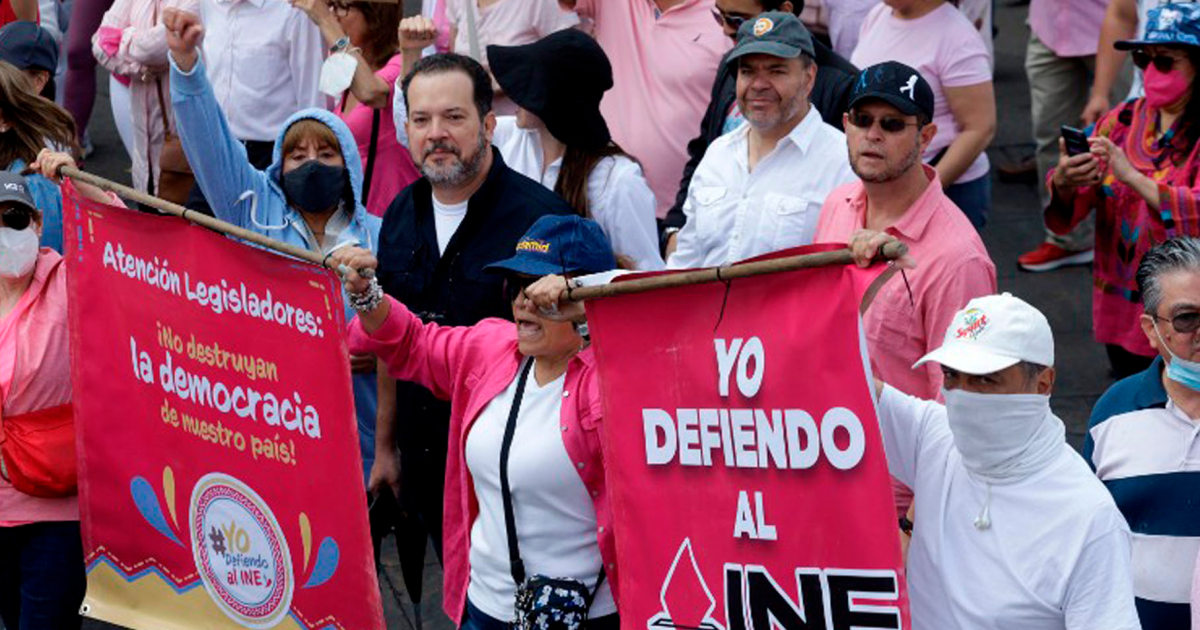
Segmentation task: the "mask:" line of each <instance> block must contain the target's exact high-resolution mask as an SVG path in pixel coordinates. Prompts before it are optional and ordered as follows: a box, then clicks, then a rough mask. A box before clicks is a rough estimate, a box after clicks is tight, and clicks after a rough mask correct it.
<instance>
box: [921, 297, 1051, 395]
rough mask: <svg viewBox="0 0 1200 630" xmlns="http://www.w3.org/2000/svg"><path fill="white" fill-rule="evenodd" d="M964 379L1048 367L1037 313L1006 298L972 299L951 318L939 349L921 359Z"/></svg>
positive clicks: (1046, 325) (1045, 336) (1045, 332)
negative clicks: (1031, 366)
mask: <svg viewBox="0 0 1200 630" xmlns="http://www.w3.org/2000/svg"><path fill="white" fill-rule="evenodd" d="M929 361H933V362H935V363H940V364H942V365H944V366H946V367H948V368H950V369H952V370H957V371H959V372H963V373H964V374H975V375H979V374H991V373H993V372H999V371H1000V370H1003V369H1005V368H1009V367H1012V366H1014V365H1016V364H1017V363H1020V362H1021V361H1028V362H1030V363H1036V364H1038V365H1044V366H1052V365H1054V335H1053V333H1051V332H1050V322H1048V321H1046V316H1045V315H1042V312H1041V311H1039V310H1037V309H1036V308H1034V307H1032V306H1030V305H1029V303H1028V302H1025V301H1024V300H1022V299H1020V298H1017V297H1013V296H1012V294H1009V293H1002V294H1000V295H986V296H983V297H977V298H975V299H973V300H971V301H970V302H967V306H966V307H965V308H963V309H962V310H961V311H959V312H957V313H955V314H954V319H953V320H951V322H950V327H949V328H947V329H946V337H945V339H944V340H943V341H942V347H940V348H938V349H937V350H934V351H933V352H930V353H929V354H927V355H925V356H924V357H921V360H920V361H917V362H916V363H915V364H913V367H914V368H916V367H918V366H920V365H923V364H925V363H927V362H929Z"/></svg>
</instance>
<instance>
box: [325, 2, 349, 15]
mask: <svg viewBox="0 0 1200 630" xmlns="http://www.w3.org/2000/svg"><path fill="white" fill-rule="evenodd" d="M329 11H330V13H333V14H334V15H336V16H338V17H343V18H344V17H346V16H347V15H349V14H350V4H349V3H347V2H331V3H329Z"/></svg>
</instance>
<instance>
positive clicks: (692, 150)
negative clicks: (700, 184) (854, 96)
mask: <svg viewBox="0 0 1200 630" xmlns="http://www.w3.org/2000/svg"><path fill="white" fill-rule="evenodd" d="M813 45H814V46H815V47H816V52H817V57H816V60H817V79H816V81H815V82H814V83H813V90H812V95H811V96H810V97H809V100H811V101H812V104H813V106H814V107H816V108H817V111H818V112H820V113H821V118H823V119H824V120H825V122H826V123H829V124H830V125H833V126H834V127H836V128H837V129H841V128H842V114H843V113H845V111H846V109H847V108H848V107H849V105H850V92H851V91H853V89H854V80H855V78H856V77H857V76H858V69H857V68H855V67H854V65H853V64H851V63H850V62H849V61H846V60H845V59H844V58H843V57H842V56H841V55H838V54H837V53H835V52H833V51H832V50H830V49H829V47H828V46H826V45H825V44H822V43H821V42H819V41H816V40H814V41H813ZM728 57H729V54H728V53H726V55H725V58H724V59H722V60H721V65H720V66H718V68H717V80H716V81H715V82H714V83H713V88H712V99H711V100H709V103H708V111H706V112H704V119H703V120H702V121H700V135H699V136H696V137H695V138H694V139H692V141H691V142H689V143H688V147H687V148H688V161H687V166H685V167H684V168H683V179H682V180H680V182H679V192H678V193H677V194H676V195H675V205H673V206H671V210H670V211H669V212H667V218H666V219H664V220H663V227H664V228H682V227H683V224H684V223H686V222H687V218H686V217H685V216H684V214H683V202H684V201H686V200H687V193H688V185H689V184H691V183H692V174H693V173H695V172H696V167H697V166H699V165H700V160H701V158H703V157H704V154H705V152H707V151H708V145H710V144H712V142H713V140H716V139H717V138H719V137H721V132H722V131H723V130H724V127H725V118H726V116H728V115H729V110H730V108H732V107H733V103H734V101H736V100H737V64H731V63H728Z"/></svg>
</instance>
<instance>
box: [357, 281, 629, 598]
mask: <svg viewBox="0 0 1200 630" xmlns="http://www.w3.org/2000/svg"><path fill="white" fill-rule="evenodd" d="M387 300H388V301H389V302H390V303H391V312H390V313H389V314H388V317H387V319H386V320H385V321H384V323H383V325H382V326H380V327H379V329H378V330H376V331H375V332H374V333H373V334H370V335H368V334H367V333H366V331H365V330H363V327H362V322H360V321H359V319H358V318H357V317H355V318H354V320H353V321H351V322H350V348H351V350H352V351H353V352H359V353H366V354H374V355H376V356H378V357H379V358H380V359H382V360H383V361H384V363H386V364H387V366H388V372H389V373H390V374H391V375H392V376H393V377H395V378H397V379H401V380H406V381H412V382H414V383H420V384H421V385H424V386H425V387H428V388H429V390H430V391H432V392H433V393H434V395H435V396H437V397H438V398H441V399H443V400H449V401H450V439H449V446H448V447H447V451H446V486H445V493H444V504H443V513H442V543H443V544H442V548H443V549H444V550H445V558H444V563H443V565H444V566H443V575H444V578H443V593H442V608H443V609H444V610H445V611H446V614H447V615H449V616H450V618H451V619H460V618H462V613H463V609H464V606H465V605H466V599H467V586H468V584H469V583H470V579H471V567H470V553H471V526H472V524H474V522H475V519H476V517H477V516H478V515H479V501H478V499H476V497H475V487H474V484H473V483H472V481H471V474H470V471H469V470H468V469H467V463H466V443H467V434H468V433H470V431H471V426H472V424H473V423H474V422H475V420H476V419H477V418H478V417H479V414H480V412H482V411H483V409H484V407H486V406H487V405H488V403H490V402H491V401H492V399H493V398H495V397H496V396H498V395H500V394H501V393H502V392H503V391H504V390H505V389H507V388H508V386H509V385H511V384H512V382H513V380H514V379H515V378H516V376H517V367H518V366H519V365H520V362H521V354H520V352H518V351H517V327H516V324H514V323H512V322H510V321H506V320H502V319H494V318H493V319H485V320H483V321H481V322H479V323H478V324H476V325H474V326H469V327H447V326H438V325H437V324H423V323H422V322H421V320H420V319H419V318H418V317H417V316H416V315H413V314H412V313H411V312H410V311H409V310H408V309H407V308H405V307H404V305H402V304H400V303H399V302H397V301H396V300H395V299H393V298H391V297H388V298H387ZM562 397H563V402H562V410H561V412H560V413H561V416H560V422H561V424H560V428H561V429H562V439H563V446H564V447H566V449H567V455H568V456H569V457H570V458H571V461H572V462H574V463H575V471H576V472H577V473H579V479H580V480H581V481H582V482H583V485H584V487H586V488H587V491H588V494H589V495H591V497H592V505H593V507H594V508H595V510H596V525H597V529H596V538H595V540H596V543H597V545H598V546H599V547H600V557H601V558H602V559H603V560H604V571H605V574H606V575H607V578H606V579H607V580H608V583H609V584H610V585H611V586H612V591H613V598H614V599H616V600H617V602H618V606H619V605H620V598H619V596H618V592H617V588H618V584H619V580H618V579H617V570H618V567H617V566H616V564H615V562H616V548H615V544H616V543H615V539H614V538H613V532H612V521H613V515H612V506H611V505H610V504H609V502H608V487H607V484H606V481H605V475H604V458H603V456H602V454H601V451H600V430H601V422H602V420H603V417H602V409H601V403H600V384H599V381H598V375H597V372H596V358H595V355H594V354H593V352H592V350H591V349H590V348H587V349H584V350H583V351H581V352H580V353H579V354H576V355H575V356H574V357H573V358H571V360H570V362H569V363H568V364H567V373H566V377H565V381H564V382H563V391H562Z"/></svg>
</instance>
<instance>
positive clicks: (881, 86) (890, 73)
mask: <svg viewBox="0 0 1200 630" xmlns="http://www.w3.org/2000/svg"><path fill="white" fill-rule="evenodd" d="M872 99H878V100H881V101H883V102H885V103H887V104H888V105H891V106H892V107H895V108H896V109H898V110H900V111H901V112H903V113H905V114H908V115H909V116H916V115H918V114H924V115H925V118H926V119H928V120H933V88H931V87H929V83H928V82H927V81H926V80H925V77H923V76H921V73H920V72H917V71H916V70H913V69H912V68H910V67H908V66H906V65H904V64H902V63H900V62H899V61H885V62H883V63H878V64H875V65H873V66H871V67H869V68H865V69H863V71H862V72H859V73H858V80H857V81H855V83H854V91H853V92H851V93H850V107H854V106H855V105H857V104H859V103H861V102H862V101H867V100H872Z"/></svg>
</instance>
